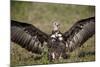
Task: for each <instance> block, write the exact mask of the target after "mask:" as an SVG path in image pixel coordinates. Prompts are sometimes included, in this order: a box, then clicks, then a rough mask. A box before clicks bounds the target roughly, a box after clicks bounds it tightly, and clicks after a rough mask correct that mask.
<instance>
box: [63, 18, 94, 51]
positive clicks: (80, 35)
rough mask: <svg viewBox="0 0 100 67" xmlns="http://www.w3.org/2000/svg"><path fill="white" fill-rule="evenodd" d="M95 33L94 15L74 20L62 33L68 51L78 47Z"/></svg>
mask: <svg viewBox="0 0 100 67" xmlns="http://www.w3.org/2000/svg"><path fill="white" fill-rule="evenodd" d="M94 34H95V17H90V18H87V19H82V20H80V21H78V22H76V23H75V24H74V25H73V26H72V27H71V28H70V29H69V30H68V31H67V32H65V33H64V34H63V36H64V39H65V41H66V47H67V48H68V51H73V50H74V49H75V48H76V47H80V46H81V45H82V44H83V43H84V42H86V41H87V40H88V39H89V38H90V37H92V36H93V35H94Z"/></svg>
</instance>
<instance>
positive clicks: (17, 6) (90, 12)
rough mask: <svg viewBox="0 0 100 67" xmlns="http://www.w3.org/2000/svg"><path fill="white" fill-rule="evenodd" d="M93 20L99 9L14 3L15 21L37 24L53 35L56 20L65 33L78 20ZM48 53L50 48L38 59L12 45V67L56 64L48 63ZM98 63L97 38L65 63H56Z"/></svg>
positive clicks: (61, 61) (79, 6)
mask: <svg viewBox="0 0 100 67" xmlns="http://www.w3.org/2000/svg"><path fill="white" fill-rule="evenodd" d="M91 16H95V6H89V5H71V4H67V5H66V4H54V3H37V2H23V1H11V19H13V20H17V21H22V22H25V23H30V24H33V25H34V26H36V27H37V28H39V29H40V30H42V31H43V32H46V33H51V31H52V21H54V20H56V21H58V22H59V23H60V25H61V28H60V30H61V32H65V31H67V30H68V29H69V28H70V27H71V26H72V25H73V24H74V23H75V22H77V21H78V20H80V19H83V18H88V17H91ZM47 53H48V51H47V47H46V49H45V52H44V53H43V54H44V55H43V57H42V58H40V59H35V58H36V57H37V56H38V55H36V54H34V53H31V52H28V51H27V50H26V49H24V48H21V47H20V46H19V45H17V44H15V43H12V42H11V66H15V65H36V64H52V63H51V62H49V61H48V57H47ZM39 57H40V56H38V58H39ZM94 60H95V36H93V37H92V38H90V39H89V40H88V41H87V42H86V43H85V44H84V45H83V46H82V47H80V48H78V49H76V50H75V51H73V52H71V53H70V57H69V58H68V59H61V60H60V61H55V62H54V63H69V62H85V61H94Z"/></svg>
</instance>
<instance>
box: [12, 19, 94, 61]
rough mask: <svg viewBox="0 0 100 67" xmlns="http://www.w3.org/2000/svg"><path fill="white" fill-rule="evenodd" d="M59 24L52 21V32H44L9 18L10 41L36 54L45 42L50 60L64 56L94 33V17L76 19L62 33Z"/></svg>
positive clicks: (41, 50)
mask: <svg viewBox="0 0 100 67" xmlns="http://www.w3.org/2000/svg"><path fill="white" fill-rule="evenodd" d="M59 26H60V24H59V23H57V22H54V23H53V30H52V33H51V34H46V33H44V32H42V31H41V30H39V29H38V28H36V27H35V26H34V25H32V24H28V23H24V22H20V21H15V20H11V41H12V42H14V43H17V44H18V45H20V46H21V47H22V48H25V49H26V50H28V51H29V52H32V53H36V54H41V53H42V52H43V51H44V50H43V47H44V43H46V46H47V48H48V59H49V60H50V61H52V60H55V59H59V58H66V57H67V55H68V53H69V52H72V51H74V50H75V49H76V48H78V47H80V46H82V45H83V44H84V43H85V42H86V41H87V40H88V39H89V38H91V37H92V36H93V35H94V34H95V17H89V18H85V19H81V20H79V21H77V22H76V23H75V24H74V25H73V26H72V27H71V28H70V29H69V30H66V32H64V33H62V32H60V30H59Z"/></svg>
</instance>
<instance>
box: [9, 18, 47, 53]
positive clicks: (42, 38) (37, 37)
mask: <svg viewBox="0 0 100 67" xmlns="http://www.w3.org/2000/svg"><path fill="white" fill-rule="evenodd" d="M47 40H48V35H47V34H45V33H44V32H42V31H40V30H39V29H38V28H36V27H35V26H33V25H31V24H27V23H22V22H19V21H14V20H11V41H12V42H15V43H17V44H19V45H20V46H21V47H23V48H26V49H27V50H28V51H31V52H34V53H39V54H40V53H41V52H42V49H41V47H42V46H43V43H44V42H47Z"/></svg>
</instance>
